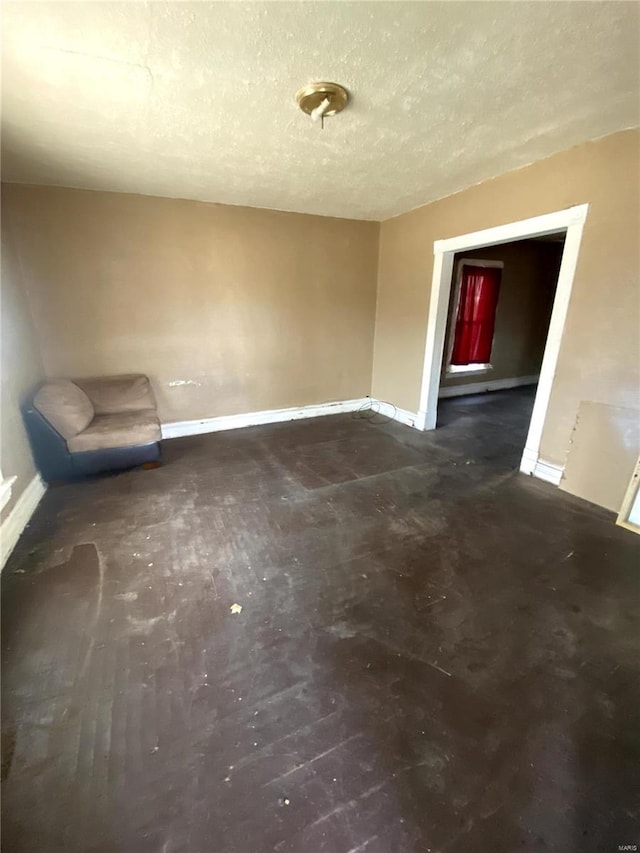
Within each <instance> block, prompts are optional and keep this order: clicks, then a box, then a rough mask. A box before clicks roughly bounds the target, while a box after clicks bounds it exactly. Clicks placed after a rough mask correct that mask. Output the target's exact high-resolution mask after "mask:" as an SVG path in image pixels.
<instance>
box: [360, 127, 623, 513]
mask: <svg viewBox="0 0 640 853" xmlns="http://www.w3.org/2000/svg"><path fill="white" fill-rule="evenodd" d="M639 154H640V151H639V133H638V131H637V130H633V131H625V132H623V133H618V134H614V135H612V136H609V137H607V138H605V139H601V140H598V141H595V142H589V143H586V144H584V145H580V146H578V147H576V148H572V149H570V150H569V151H565V152H563V153H561V154H556V155H554V156H553V157H550V158H548V159H546V160H542V161H540V162H539V163H535V164H533V165H532V166H528V167H526V168H524V169H519V170H517V171H514V172H510V173H508V174H506V175H502V176H501V177H499V178H496V179H494V180H491V181H486V182H484V183H482V184H479V185H477V186H474V187H470V188H469V189H467V190H465V191H464V192H461V193H457V194H456V195H453V196H449V197H448V198H445V199H442V200H440V201H436V202H433V203H432V204H428V205H426V206H424V207H421V208H418V209H417V210H414V211H411V212H410V213H406V214H404V215H402V216H398V217H396V218H395V219H391V220H388V221H387V222H384V223H382V225H381V229H380V247H379V267H378V302H377V315H376V337H375V350H374V368H373V393H374V395H375V396H377V397H381V398H383V399H387V400H393V401H394V403H396V404H397V405H399V406H402V407H403V408H406V409H409V410H412V411H416V409H417V407H418V403H419V396H420V383H421V374H422V363H423V357H424V345H425V333H426V327H427V314H428V306H429V292H430V285H431V276H432V269H433V242H434V241H435V240H441V239H446V238H448V237H455V236H458V235H460V234H465V233H468V232H471V231H477V230H481V229H484V228H489V227H492V226H495V225H501V224H504V223H507V222H513V221H516V220H520V219H525V218H527V217H530V216H538V215H540V214H543V213H549V212H551V211H554V210H561V209H563V208H567V207H570V206H572V205H576V204H582V203H584V202H588V203H589V205H590V207H589V214H588V217H587V222H586V225H585V229H584V236H583V240H582V247H581V251H580V257H579V259H578V266H577V270H576V277H575V283H574V288H573V293H572V297H571V302H570V305H569V312H568V316H567V322H566V326H565V334H564V338H563V341H562V346H561V349H560V356H559V361H558V367H557V372H556V377H555V381H554V385H553V391H552V394H551V400H550V404H549V409H548V413H547V420H546V423H545V429H544V433H543V436H542V444H541V456H542V458H543V459H545V460H547V461H549V462H551V463H554V464H557V465H564V464H565V462H566V460H567V455H568V451H569V449H570V441H571V439H572V433H573V431H574V427H576V421H577V416H578V410H579V408H580V405H581V403H582V402H583V401H589V402H597V403H601V404H604V405H608V406H614V407H617V408H624V409H629V410H638V408H639V407H640V401H639V396H638V395H639V392H638V388H639V382H640V369H639V368H640V366H639V360H638V318H639V307H640V306H639V280H640V272H639V261H640V259H639V251H638V234H639V233H640V213H639V198H638V193H639V181H638V178H639ZM578 428H579V427H578ZM616 441H619V442H620V444H622V443H624V442H626V439H625V437H624V436H623V435H622V434H620V435H619V436H617V438H616ZM635 441H636V439H634V442H635ZM591 450H592V454H591V456H590V458H591V459H592V464H593V466H594V469H593V470H594V471H596V472H597V475H596V476H597V477H600V478H604V479H605V480H610V481H611V487H610V488H609V489H608V492H609V494H613V495H614V496H615V501H616V502H618V505H619V502H621V501H622V496H623V494H624V490H625V488H626V486H627V484H628V481H629V479H630V477H631V472H632V469H633V459H632V457H634V456H635V455H637V445H636V448H633V447H630V448H629V449H628V452H627V453H626V455H625V460H626V458H627V456H628V458H629V460H630V461H629V462H628V471H626V470H624V469H626V467H627V462H625V464H624V465H623V466H622V467H618V468H617V469H616V470H615V471H610V470H609V469H608V468H607V466H606V463H604V462H602V461H601V460H600V458H599V456H598V452H597V450H598V448H597V442H596V443H594V444H593V447H592V448H591ZM575 492H576V493H577V494H580V495H581V496H583V497H586V498H588V499H592V500H593V499H596V500H597V495H594V494H593V493H592V492H591V491H589V490H586V489H585V488H584V486H583V485H579V486H577V487H576V488H575ZM611 508H615V507H613V506H611Z"/></svg>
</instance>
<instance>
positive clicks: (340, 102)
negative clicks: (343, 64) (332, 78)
mask: <svg viewBox="0 0 640 853" xmlns="http://www.w3.org/2000/svg"><path fill="white" fill-rule="evenodd" d="M348 100H349V93H348V92H347V90H346V89H345V88H344V86H340V85H339V84H338V83H309V85H308V86H303V87H302V89H298V91H297V92H296V101H297V102H298V106H299V107H300V109H301V110H302V112H303V113H306V114H307V115H309V116H311V121H314V122H315V121H319V122H320V126H321V127H324V120H325V118H326V117H327V116H334V115H336V114H337V113H339V112H342V110H343V109H344V108H345V107H346V105H347V101H348Z"/></svg>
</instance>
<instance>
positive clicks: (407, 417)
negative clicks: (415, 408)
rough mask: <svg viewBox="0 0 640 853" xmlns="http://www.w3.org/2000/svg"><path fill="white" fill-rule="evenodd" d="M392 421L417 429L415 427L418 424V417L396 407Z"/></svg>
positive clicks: (413, 413)
mask: <svg viewBox="0 0 640 853" xmlns="http://www.w3.org/2000/svg"><path fill="white" fill-rule="evenodd" d="M393 419H394V421H399V422H400V423H401V424H405V426H410V427H413V428H414V429H418V427H417V426H416V425H417V423H418V415H417V414H416V413H415V412H409V411H407V409H399V408H398V407H397V406H396V413H395V415H394V416H393Z"/></svg>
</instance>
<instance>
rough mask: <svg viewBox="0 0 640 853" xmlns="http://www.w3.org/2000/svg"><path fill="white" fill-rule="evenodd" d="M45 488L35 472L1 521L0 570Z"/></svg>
mask: <svg viewBox="0 0 640 853" xmlns="http://www.w3.org/2000/svg"><path fill="white" fill-rule="evenodd" d="M46 490H47V487H46V486H45V484H44V483H43V482H42V479H41V478H40V475H39V474H36V476H35V477H34V478H33V480H31V482H30V483H29V485H28V486H27V487H26V489H25V490H24V491H23V493H22V494H21V495H20V497H19V498H18V500H17V501H16V504H15V506H14V507H13V509H12V510H11V512H10V513H9V515H8V516H7V517H6V518H5V520H4V521H3V522H2V526H1V527H0V570H1V569H3V568H4V565H5V563H6V562H7V560H8V559H9V557H10V555H11V552H12V551H13V549H14V548H15V547H16V544H17V542H18V539H19V538H20V535H21V534H22V531H23V530H24V529H25V527H26V526H27V524H28V523H29V519H30V518H31V516H32V515H33V513H34V511H35V508H36V507H37V506H38V504H39V503H40V499H41V498H42V496H43V495H44V493H45V492H46Z"/></svg>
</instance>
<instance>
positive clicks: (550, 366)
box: [416, 204, 589, 484]
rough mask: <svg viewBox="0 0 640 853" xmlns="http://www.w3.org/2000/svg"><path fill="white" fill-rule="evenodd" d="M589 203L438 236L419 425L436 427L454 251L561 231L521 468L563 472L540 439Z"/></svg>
mask: <svg viewBox="0 0 640 853" xmlns="http://www.w3.org/2000/svg"><path fill="white" fill-rule="evenodd" d="M588 207H589V206H588V204H583V205H579V206H577V207H572V208H568V209H566V210H560V211H556V212H555V213H549V214H545V215H544V216H537V217H533V218H532V219H524V220H521V221H519V222H512V223H509V224H507V225H500V226H497V227H496V228H489V229H486V230H484V231H476V232H473V233H470V234H464V235H461V236H459V237H453V238H450V239H447V240H438V241H436V242H435V243H434V266H433V279H432V284H431V298H430V304H429V319H428V325H427V336H426V344H425V354H424V365H423V374H422V388H421V395H420V409H419V412H418V419H417V423H416V426H417V427H418V428H419V429H423V430H429V429H435V427H436V423H437V414H438V393H439V390H440V379H441V373H442V366H443V359H444V357H445V341H446V332H447V323H448V318H449V305H450V297H451V290H452V277H453V271H454V261H455V256H456V253H460V252H465V251H467V252H472V251H474V250H476V249H480V248H486V247H488V246H498V245H501V244H504V243H512V242H514V241H517V240H523V239H531V238H535V237H543V236H547V235H551V234H563V235H564V250H563V252H562V259H561V263H560V271H559V274H558V283H557V287H556V291H555V297H554V300H553V308H552V311H551V320H550V322H549V328H548V333H547V338H546V343H545V346H544V354H543V357H542V364H541V367H540V375H539V380H538V386H537V391H536V395H535V401H534V404H533V411H532V414H531V421H530V423H529V430H528V433H527V440H526V443H525V447H524V451H523V454H522V459H521V463H520V470H521V471H523V472H524V473H526V474H533V475H534V476H538V477H541V478H542V479H546V480H549V481H550V482H555V483H556V484H557V483H559V481H560V477H561V476H562V471H561V470H560V469H557V468H556V466H553V465H550V464H549V463H547V462H545V461H544V460H541V459H540V441H541V438H542V431H543V428H544V423H545V418H546V414H547V408H548V405H549V399H550V396H551V389H552V385H553V379H554V376H555V370H556V365H557V361H558V354H559V351H560V342H561V340H562V335H563V332H564V325H565V320H566V316H567V310H568V307H569V300H570V297H571V288H572V286H573V279H574V275H575V269H576V264H577V260H578V254H579V251H580V242H581V240H582V231H583V228H584V223H585V220H586V216H587V211H588Z"/></svg>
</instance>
